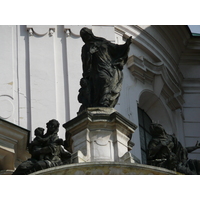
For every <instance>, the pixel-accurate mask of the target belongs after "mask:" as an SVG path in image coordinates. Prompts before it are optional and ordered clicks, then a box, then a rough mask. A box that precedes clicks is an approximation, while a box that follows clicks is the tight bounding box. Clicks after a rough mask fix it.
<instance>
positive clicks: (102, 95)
mask: <svg viewBox="0 0 200 200" xmlns="http://www.w3.org/2000/svg"><path fill="white" fill-rule="evenodd" d="M80 35H81V38H82V40H83V42H84V43H85V45H84V46H83V47H82V55H81V58H82V66H83V74H82V78H81V80H80V85H81V88H80V90H79V95H78V101H79V102H80V103H81V104H82V105H81V107H80V109H79V113H80V112H81V111H83V110H84V109H86V108H88V107H110V108H113V107H114V106H115V105H116V104H117V101H118V98H119V95H120V91H121V87H122V80H123V72H122V70H123V66H124V65H125V64H126V61H127V59H128V52H129V46H130V44H131V37H130V38H128V39H127V41H126V43H125V44H123V45H118V44H113V43H111V42H110V41H108V40H106V39H104V38H101V37H96V36H94V34H93V33H92V31H91V30H90V29H88V28H82V29H81V31H80Z"/></svg>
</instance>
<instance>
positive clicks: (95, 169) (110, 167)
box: [30, 162, 182, 175]
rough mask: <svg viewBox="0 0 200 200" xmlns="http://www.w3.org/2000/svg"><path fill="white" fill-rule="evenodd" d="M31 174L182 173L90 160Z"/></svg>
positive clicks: (146, 166)
mask: <svg viewBox="0 0 200 200" xmlns="http://www.w3.org/2000/svg"><path fill="white" fill-rule="evenodd" d="M30 175H182V174H180V173H178V172H175V171H171V170H168V169H164V168H161V167H155V166H150V165H142V164H138V163H120V162H94V163H92V162H90V163H74V164H70V165H62V166H58V167H52V168H49V169H44V170H40V171H38V172H35V173H32V174H30Z"/></svg>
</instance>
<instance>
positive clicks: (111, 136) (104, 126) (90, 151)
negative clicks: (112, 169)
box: [63, 108, 137, 163]
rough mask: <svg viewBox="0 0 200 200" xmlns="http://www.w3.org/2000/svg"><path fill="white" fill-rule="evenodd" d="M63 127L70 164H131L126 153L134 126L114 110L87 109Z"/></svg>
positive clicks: (128, 154) (129, 155) (131, 159)
mask: <svg viewBox="0 0 200 200" xmlns="http://www.w3.org/2000/svg"><path fill="white" fill-rule="evenodd" d="M63 127H64V128H65V129H66V138H70V139H69V140H68V141H69V143H70V145H71V149H72V152H73V155H72V162H73V163H80V162H96V161H98V162H99V161H113V162H127V163H134V159H133V158H132V156H131V154H130V153H129V150H130V149H131V142H130V139H131V136H132V133H134V131H135V129H136V128H137V126H136V125H135V124H133V123H132V122H130V121H129V120H127V119H126V118H125V117H123V116H122V115H121V114H119V113H118V112H117V111H116V110H115V109H113V108H88V109H87V110H85V111H84V112H82V113H81V114H79V115H78V116H77V117H76V118H74V119H72V120H71V121H69V122H67V123H65V124H64V125H63ZM69 136H70V137H69Z"/></svg>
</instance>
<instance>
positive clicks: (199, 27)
mask: <svg viewBox="0 0 200 200" xmlns="http://www.w3.org/2000/svg"><path fill="white" fill-rule="evenodd" d="M188 26H189V28H190V30H191V32H192V33H199V34H200V25H188Z"/></svg>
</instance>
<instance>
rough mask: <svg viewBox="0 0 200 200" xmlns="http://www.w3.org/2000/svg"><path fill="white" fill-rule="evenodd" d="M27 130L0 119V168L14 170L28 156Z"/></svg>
mask: <svg viewBox="0 0 200 200" xmlns="http://www.w3.org/2000/svg"><path fill="white" fill-rule="evenodd" d="M29 135H30V133H29V131H28V130H26V129H24V128H21V127H19V126H16V125H14V124H12V123H10V122H7V121H5V120H3V119H0V155H1V156H0V170H14V169H15V167H16V166H17V165H18V164H19V163H20V162H22V161H24V160H26V159H27V158H28V157H30V155H29V153H28V151H27V143H28V141H29Z"/></svg>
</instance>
